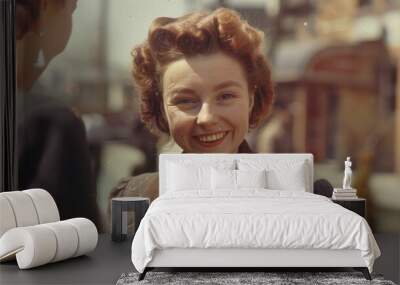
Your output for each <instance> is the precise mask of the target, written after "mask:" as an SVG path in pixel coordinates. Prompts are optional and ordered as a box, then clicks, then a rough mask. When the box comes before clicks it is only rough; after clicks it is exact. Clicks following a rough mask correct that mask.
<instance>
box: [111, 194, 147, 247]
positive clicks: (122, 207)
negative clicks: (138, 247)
mask: <svg viewBox="0 0 400 285" xmlns="http://www.w3.org/2000/svg"><path fill="white" fill-rule="evenodd" d="M149 205H150V199H149V198H144V197H117V198H112V200H111V216H112V228H111V239H112V240H113V241H123V240H125V239H126V237H127V235H128V213H129V212H132V211H133V212H134V214H135V226H134V227H135V228H134V232H133V235H134V234H135V233H136V230H137V228H138V227H139V224H140V221H141V220H142V218H143V217H144V215H145V214H146V211H147V209H148V208H149Z"/></svg>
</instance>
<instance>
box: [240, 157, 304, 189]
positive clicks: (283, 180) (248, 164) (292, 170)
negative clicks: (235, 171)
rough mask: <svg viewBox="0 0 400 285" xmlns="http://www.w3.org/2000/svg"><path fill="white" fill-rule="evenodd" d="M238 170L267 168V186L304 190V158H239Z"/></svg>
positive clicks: (270, 187) (269, 187)
mask: <svg viewBox="0 0 400 285" xmlns="http://www.w3.org/2000/svg"><path fill="white" fill-rule="evenodd" d="M238 168H239V169H240V170H260V169H266V170H267V188H268V189H273V190H290V191H306V189H307V183H308V181H307V177H308V176H307V175H308V171H309V170H308V168H307V165H306V163H305V161H304V160H292V159H287V160H286V159H239V161H238Z"/></svg>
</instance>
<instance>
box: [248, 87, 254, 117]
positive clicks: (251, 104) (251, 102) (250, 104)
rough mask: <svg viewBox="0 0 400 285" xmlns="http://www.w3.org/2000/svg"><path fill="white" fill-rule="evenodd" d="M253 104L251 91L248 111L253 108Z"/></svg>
mask: <svg viewBox="0 0 400 285" xmlns="http://www.w3.org/2000/svg"><path fill="white" fill-rule="evenodd" d="M253 106H254V92H251V93H250V94H249V110H250V113H251V111H252V110H253Z"/></svg>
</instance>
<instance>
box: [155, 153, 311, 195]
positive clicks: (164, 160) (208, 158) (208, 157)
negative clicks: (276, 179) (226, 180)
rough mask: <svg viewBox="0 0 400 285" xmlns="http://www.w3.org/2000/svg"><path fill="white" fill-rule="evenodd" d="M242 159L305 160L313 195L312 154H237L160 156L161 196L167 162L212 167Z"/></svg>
mask: <svg viewBox="0 0 400 285" xmlns="http://www.w3.org/2000/svg"><path fill="white" fill-rule="evenodd" d="M240 158H242V159H243V158H246V159H251V158H254V159H258V158H262V159H268V160H269V159H271V160H296V161H299V160H304V162H305V165H306V169H307V170H306V172H307V173H306V174H305V175H306V177H305V179H306V185H307V187H306V191H307V192H311V193H313V178H314V177H313V176H314V174H313V173H314V162H313V161H314V159H313V155H312V154H310V153H251V154H250V153H237V154H225V153H223V154H222V153H221V154H211V153H202V154H198V153H187V154H186V153H185V154H160V157H159V163H158V171H159V194H160V195H161V194H163V193H164V192H165V191H166V190H165V189H166V181H167V177H166V176H167V167H166V165H167V161H176V160H179V161H182V160H186V159H187V160H188V161H189V160H190V161H191V162H196V161H198V162H209V163H210V165H212V164H213V163H214V162H215V161H218V159H222V160H224V161H226V160H232V162H233V161H235V160H237V159H240Z"/></svg>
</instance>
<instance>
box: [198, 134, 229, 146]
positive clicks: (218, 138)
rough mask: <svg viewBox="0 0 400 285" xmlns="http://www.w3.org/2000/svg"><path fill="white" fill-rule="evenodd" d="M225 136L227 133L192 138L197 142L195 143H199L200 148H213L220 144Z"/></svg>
mask: <svg viewBox="0 0 400 285" xmlns="http://www.w3.org/2000/svg"><path fill="white" fill-rule="evenodd" d="M227 134H228V132H227V131H226V132H218V133H209V134H202V135H197V136H194V138H195V139H196V140H197V143H199V144H200V145H202V146H205V147H214V146H217V145H219V144H220V143H222V142H223V140H224V139H225V137H226V135H227Z"/></svg>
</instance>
